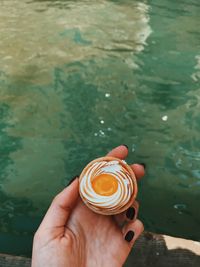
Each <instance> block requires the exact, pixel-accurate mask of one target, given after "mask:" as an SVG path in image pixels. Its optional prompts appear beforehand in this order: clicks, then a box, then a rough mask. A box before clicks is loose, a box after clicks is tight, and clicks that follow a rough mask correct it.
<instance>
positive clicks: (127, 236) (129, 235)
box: [125, 231, 134, 242]
mask: <svg viewBox="0 0 200 267" xmlns="http://www.w3.org/2000/svg"><path fill="white" fill-rule="evenodd" d="M133 237H134V232H133V231H128V233H127V234H126V235H125V240H126V241H128V242H131V240H132V239H133Z"/></svg>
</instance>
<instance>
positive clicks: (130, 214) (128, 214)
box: [126, 207, 135, 220]
mask: <svg viewBox="0 0 200 267" xmlns="http://www.w3.org/2000/svg"><path fill="white" fill-rule="evenodd" d="M134 216H135V209H134V208H133V207H130V208H129V209H128V210H127V212H126V217H127V218H128V219H129V220H133V218H134Z"/></svg>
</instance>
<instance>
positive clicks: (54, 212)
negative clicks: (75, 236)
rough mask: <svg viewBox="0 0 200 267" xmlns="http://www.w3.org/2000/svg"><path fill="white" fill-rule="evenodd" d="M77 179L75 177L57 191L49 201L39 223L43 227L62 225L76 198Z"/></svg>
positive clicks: (64, 223) (65, 221)
mask: <svg viewBox="0 0 200 267" xmlns="http://www.w3.org/2000/svg"><path fill="white" fill-rule="evenodd" d="M78 185H79V181H78V179H77V178H76V179H75V180H74V181H73V182H72V183H71V184H70V185H69V186H68V187H67V188H65V189H64V190H63V191H62V192H61V193H59V194H58V195H57V196H56V197H55V198H54V200H53V202H52V203H51V206H50V207H49V209H48V211H47V213H46V215H45V217H44V219H43V221H42V223H41V225H40V227H39V228H40V230H41V229H42V228H43V229H44V228H46V229H47V228H54V227H63V226H65V225H66V223H67V220H68V218H69V215H70V213H71V211H72V209H73V207H74V206H75V204H76V201H77V199H78V195H79V193H78Z"/></svg>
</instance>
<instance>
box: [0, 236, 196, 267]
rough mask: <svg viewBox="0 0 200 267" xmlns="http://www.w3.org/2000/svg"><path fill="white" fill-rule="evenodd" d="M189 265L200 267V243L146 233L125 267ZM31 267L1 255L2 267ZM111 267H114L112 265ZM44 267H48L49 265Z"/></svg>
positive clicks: (16, 258) (28, 261)
mask: <svg viewBox="0 0 200 267" xmlns="http://www.w3.org/2000/svg"><path fill="white" fill-rule="evenodd" d="M189 265H190V266H191V267H200V242H196V241H192V240H186V239H181V238H175V237H170V236H166V235H157V234H153V233H149V232H145V233H144V234H143V235H142V236H141V238H140V239H139V240H138V241H137V242H136V244H135V246H134V249H133V250H132V252H131V254H130V256H129V258H128V260H127V262H126V264H125V267H131V266H133V267H188V266H189ZM30 266H31V259H28V258H24V257H17V256H11V255H5V254H0V267H30ZM110 266H111V267H112V263H110ZM43 267H48V263H47V265H46V266H43ZM86 267H87V266H86ZM102 267H103V266H102ZM113 267H114V266H113Z"/></svg>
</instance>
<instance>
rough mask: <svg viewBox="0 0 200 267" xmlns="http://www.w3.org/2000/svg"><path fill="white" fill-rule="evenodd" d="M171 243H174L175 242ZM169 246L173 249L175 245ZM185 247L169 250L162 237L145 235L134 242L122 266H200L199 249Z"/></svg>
mask: <svg viewBox="0 0 200 267" xmlns="http://www.w3.org/2000/svg"><path fill="white" fill-rule="evenodd" d="M171 242H176V240H173V241H171ZM183 244H184V243H183ZM171 246H172V247H174V246H175V244H171ZM185 247H186V249H183V248H179V247H177V248H176V249H170V248H168V244H167V243H166V240H165V239H164V238H163V237H162V236H159V237H157V238H153V235H151V234H150V233H145V234H144V235H143V236H142V237H141V238H140V239H139V240H138V241H137V242H136V244H135V246H134V248H133V250H132V252H131V254H130V255H129V258H128V260H127V262H126V264H125V265H124V266H125V267H131V266H137V267H146V266H148V267H174V266H176V267H188V266H192V267H198V266H199V265H200V248H198V245H196V248H197V251H193V249H192V248H190V249H191V250H190V249H189V248H187V245H185ZM195 252H196V253H198V254H196V253H195Z"/></svg>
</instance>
